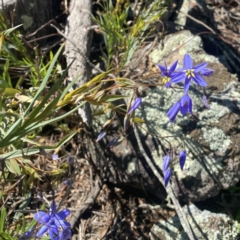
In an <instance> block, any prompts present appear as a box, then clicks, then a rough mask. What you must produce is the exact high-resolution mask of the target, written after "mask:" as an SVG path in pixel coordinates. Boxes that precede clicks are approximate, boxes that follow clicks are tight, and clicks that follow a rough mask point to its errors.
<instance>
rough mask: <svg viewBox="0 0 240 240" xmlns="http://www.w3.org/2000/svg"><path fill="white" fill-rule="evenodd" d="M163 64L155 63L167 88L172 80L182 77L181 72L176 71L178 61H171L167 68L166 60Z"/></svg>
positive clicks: (178, 79)
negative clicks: (171, 63)
mask: <svg viewBox="0 0 240 240" xmlns="http://www.w3.org/2000/svg"><path fill="white" fill-rule="evenodd" d="M164 64H165V66H162V65H160V64H157V66H158V67H159V69H160V71H161V74H162V76H163V79H162V82H163V83H165V85H166V87H167V88H169V87H170V86H171V84H172V80H174V81H175V82H176V81H180V80H182V79H183V77H184V76H183V74H182V75H181V74H179V73H176V72H175V70H176V67H177V64H178V61H176V62H175V63H173V65H172V66H171V67H170V68H168V67H167V64H166V62H164Z"/></svg>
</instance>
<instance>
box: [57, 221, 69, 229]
mask: <svg viewBox="0 0 240 240" xmlns="http://www.w3.org/2000/svg"><path fill="white" fill-rule="evenodd" d="M54 223H55V225H56V226H57V227H59V228H62V229H66V228H69V227H71V224H70V223H69V222H67V221H65V220H59V219H57V218H55V219H54Z"/></svg>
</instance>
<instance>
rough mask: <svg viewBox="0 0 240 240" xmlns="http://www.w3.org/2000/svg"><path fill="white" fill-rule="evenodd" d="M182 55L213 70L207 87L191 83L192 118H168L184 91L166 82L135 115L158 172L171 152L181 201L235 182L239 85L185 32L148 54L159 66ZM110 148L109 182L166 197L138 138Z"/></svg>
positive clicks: (174, 181)
mask: <svg viewBox="0 0 240 240" xmlns="http://www.w3.org/2000/svg"><path fill="white" fill-rule="evenodd" d="M186 53H188V54H190V55H191V57H192V58H193V61H194V65H197V64H199V63H202V62H209V65H208V67H209V68H211V69H213V70H214V71H215V72H214V74H213V75H212V76H210V77H208V78H207V77H205V79H206V81H207V82H208V86H207V88H204V89H203V88H201V87H199V86H196V85H195V84H194V83H192V86H191V87H190V90H189V95H190V97H191V98H192V101H193V113H194V114H193V116H191V115H185V116H182V115H181V113H179V115H178V116H177V118H176V120H175V122H174V123H171V122H170V121H169V119H168V117H167V116H166V113H167V111H168V110H169V109H170V108H171V106H172V105H173V104H174V103H175V102H177V101H178V100H179V98H180V97H181V96H182V95H183V85H181V84H178V85H175V86H173V88H168V89H167V88H166V87H165V86H158V87H153V88H149V89H148V91H147V94H146V97H144V98H143V104H142V105H141V108H140V109H139V110H137V111H136V115H137V116H138V117H140V118H142V119H143V120H144V121H145V124H143V125H142V127H143V128H142V129H145V130H141V133H140V135H141V139H142V143H143V145H144V146H145V150H146V152H147V154H148V155H149V156H150V157H151V159H152V161H153V162H154V164H155V166H156V168H157V169H158V171H160V172H161V169H162V163H163V162H162V160H163V157H164V156H165V154H166V153H167V152H170V154H171V156H172V160H171V169H172V172H173V176H172V177H171V181H172V186H173V188H174V190H175V193H176V195H177V197H178V199H179V200H181V201H183V202H189V201H191V202H195V201H202V200H205V199H207V198H210V197H213V196H216V195H217V194H218V193H219V191H220V190H221V189H226V188H228V187H230V186H233V185H235V184H236V183H237V182H238V181H239V169H238V168H239V160H240V155H239V154H240V148H239V142H240V132H239V121H240V118H239V114H240V110H239V107H240V88H239V83H238V79H237V78H236V76H234V75H231V74H230V73H229V72H228V71H227V69H226V68H225V67H224V66H223V65H222V64H221V63H220V62H219V60H218V59H217V58H215V57H214V56H210V55H208V54H206V53H205V52H204V51H203V49H202V42H201V39H200V38H199V37H195V36H193V35H192V34H191V33H190V32H189V31H183V32H180V33H177V34H173V35H170V36H168V39H166V41H165V43H164V48H163V49H161V48H159V49H155V50H154V51H153V52H152V53H151V55H150V57H151V58H152V60H153V62H154V63H160V64H164V62H163V59H165V60H166V62H167V64H168V66H170V64H172V63H173V62H175V61H176V60H179V67H181V65H182V59H183V56H184V55H185V54H186ZM145 81H152V79H150V78H149V79H145ZM203 94H204V95H206V96H207V98H208V101H209V105H210V109H207V108H206V107H205V106H204V104H203V101H202V96H203ZM130 135H131V134H130ZM130 135H129V136H130ZM156 136H158V137H156ZM183 149H185V150H186V152H187V160H186V164H185V166H184V170H183V171H182V170H181V169H180V166H179V160H178V154H179V153H180V151H181V150H183ZM111 151H112V153H113V161H112V162H109V163H108V164H107V165H106V164H105V165H104V167H106V166H107V167H110V166H111V167H112V169H115V171H116V172H117V174H113V175H112V176H111V177H110V181H111V182H114V183H117V184H119V183H120V184H129V185H131V186H134V187H137V188H140V189H143V190H151V191H153V192H154V193H155V194H157V195H159V196H162V197H163V196H164V195H163V192H162V190H163V189H164V188H163V187H162V186H161V184H160V183H159V182H158V181H157V179H156V178H155V177H154V174H153V173H151V171H150V173H149V168H148V165H147V163H146V162H144V160H142V159H141V157H142V155H141V153H140V152H139V151H138V147H137V143H136V142H135V143H134V142H130V141H128V140H126V141H123V142H122V144H120V145H119V146H117V147H113V148H112V149H111ZM98 163H99V161H98ZM111 172H113V171H112V170H111Z"/></svg>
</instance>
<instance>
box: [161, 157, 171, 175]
mask: <svg viewBox="0 0 240 240" xmlns="http://www.w3.org/2000/svg"><path fill="white" fill-rule="evenodd" d="M169 165H170V156H169V154H167V155H166V156H165V157H164V158H163V172H165V171H166V170H167V169H168V167H169Z"/></svg>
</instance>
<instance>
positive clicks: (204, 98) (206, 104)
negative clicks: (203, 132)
mask: <svg viewBox="0 0 240 240" xmlns="http://www.w3.org/2000/svg"><path fill="white" fill-rule="evenodd" d="M202 100H203V103H204V105H205V107H206V108H208V109H210V106H209V104H208V100H207V97H206V96H205V95H203V97H202Z"/></svg>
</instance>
